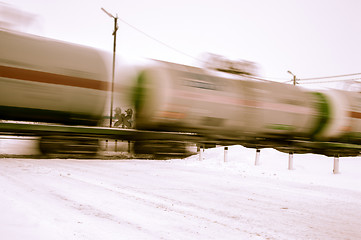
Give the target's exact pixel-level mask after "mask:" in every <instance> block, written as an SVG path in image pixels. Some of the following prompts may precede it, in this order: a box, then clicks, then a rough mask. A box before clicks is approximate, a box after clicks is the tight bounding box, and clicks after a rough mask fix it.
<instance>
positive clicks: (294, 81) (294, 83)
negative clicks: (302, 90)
mask: <svg viewBox="0 0 361 240" xmlns="http://www.w3.org/2000/svg"><path fill="white" fill-rule="evenodd" d="M287 72H288V73H289V74H291V75H292V76H293V85H294V86H296V84H297V82H296V75H294V74H293V73H292V72H291V71H287Z"/></svg>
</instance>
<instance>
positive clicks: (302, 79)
mask: <svg viewBox="0 0 361 240" xmlns="http://www.w3.org/2000/svg"><path fill="white" fill-rule="evenodd" d="M360 74H361V73H350V74H343V75H335V76H327V77H314V78H301V79H298V80H299V81H304V80H320V79H327V78H338V77H349V76H356V75H360Z"/></svg>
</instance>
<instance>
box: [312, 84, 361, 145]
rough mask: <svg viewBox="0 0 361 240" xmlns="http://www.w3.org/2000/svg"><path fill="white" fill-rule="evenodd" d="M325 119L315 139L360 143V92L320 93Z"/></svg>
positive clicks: (334, 91)
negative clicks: (322, 97)
mask: <svg viewBox="0 0 361 240" xmlns="http://www.w3.org/2000/svg"><path fill="white" fill-rule="evenodd" d="M322 94H323V95H324V98H325V100H326V105H325V106H324V107H323V108H322V109H323V112H324V116H326V117H325V121H324V123H323V126H322V129H321V130H320V131H319V132H318V133H317V135H316V137H317V139H321V140H331V141H335V140H337V141H341V142H349V143H358V144H360V143H361V93H358V92H350V91H341V90H329V91H325V92H323V93H322Z"/></svg>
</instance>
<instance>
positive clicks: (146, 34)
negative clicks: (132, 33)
mask: <svg viewBox="0 0 361 240" xmlns="http://www.w3.org/2000/svg"><path fill="white" fill-rule="evenodd" d="M118 19H119V20H120V21H122V22H123V23H125V24H126V25H128V26H129V27H131V28H133V29H134V30H136V31H138V32H140V33H142V34H143V35H145V36H146V37H148V38H150V39H152V40H153V41H156V42H158V43H159V44H162V45H164V46H166V47H167V48H170V49H172V50H173V51H175V52H178V53H180V54H182V55H185V56H187V57H190V58H192V59H194V60H197V61H201V62H203V61H202V60H200V59H198V58H196V57H194V56H192V55H190V54H188V53H185V52H183V51H180V50H178V49H177V48H175V47H172V46H171V45H169V44H167V43H165V42H163V41H160V40H158V39H156V38H155V37H153V36H151V35H149V34H148V33H146V32H144V31H142V30H140V29H139V28H137V27H135V26H133V25H132V24H130V23H128V22H126V21H125V20H123V19H121V18H119V17H118Z"/></svg>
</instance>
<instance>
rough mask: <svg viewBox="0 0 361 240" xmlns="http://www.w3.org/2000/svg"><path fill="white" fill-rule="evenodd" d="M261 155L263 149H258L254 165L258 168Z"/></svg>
mask: <svg viewBox="0 0 361 240" xmlns="http://www.w3.org/2000/svg"><path fill="white" fill-rule="evenodd" d="M260 154H261V149H257V150H256V159H255V161H254V165H256V166H258V165H259V156H260Z"/></svg>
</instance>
